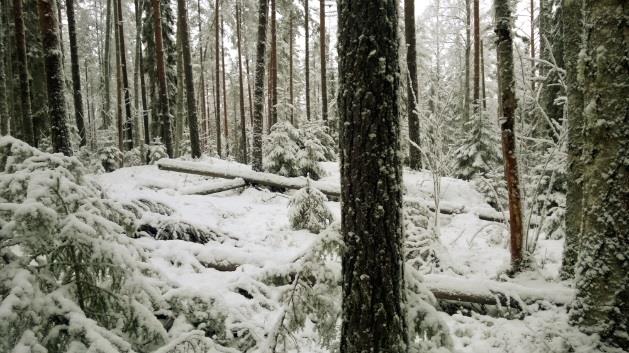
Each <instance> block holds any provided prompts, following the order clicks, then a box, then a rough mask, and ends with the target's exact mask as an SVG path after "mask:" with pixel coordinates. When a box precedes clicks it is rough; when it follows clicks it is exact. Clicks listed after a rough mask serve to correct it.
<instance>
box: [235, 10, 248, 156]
mask: <svg viewBox="0 0 629 353" xmlns="http://www.w3.org/2000/svg"><path fill="white" fill-rule="evenodd" d="M241 20H242V19H241V13H240V2H239V1H236V41H237V46H238V89H239V92H238V93H239V101H240V161H241V162H242V163H244V164H247V127H246V119H245V90H244V87H243V81H242V53H241V46H242V43H241V40H242V35H241V33H240V32H241V28H240V27H241V23H240V21H241Z"/></svg>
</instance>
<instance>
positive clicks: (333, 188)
mask: <svg viewBox="0 0 629 353" xmlns="http://www.w3.org/2000/svg"><path fill="white" fill-rule="evenodd" d="M157 166H158V168H159V169H162V170H168V171H173V172H179V173H186V174H195V175H202V176H208V177H213V178H223V179H234V180H233V181H232V183H229V182H225V184H222V185H221V184H218V183H216V184H207V185H206V184H204V185H200V186H193V187H189V188H186V189H183V190H182V193H183V194H198V195H207V194H211V193H214V192H220V191H224V190H221V189H220V187H221V186H225V187H230V186H233V187H232V188H234V189H235V188H238V187H241V186H240V185H241V184H242V183H244V184H253V185H262V186H270V187H274V188H281V189H301V188H303V187H305V186H306V183H307V181H306V178H303V177H298V178H288V177H284V176H281V175H277V174H272V173H263V172H255V171H252V170H246V169H243V168H228V167H227V168H226V167H225V166H216V165H212V164H207V163H203V164H202V163H198V162H188V161H178V160H173V159H161V160H160V161H158V162H157ZM238 180H242V182H240V181H238ZM213 185H216V186H217V190H218V191H214V188H213ZM311 185H312V186H314V187H315V188H317V189H318V190H320V191H321V192H322V193H324V194H325V195H327V196H328V197H332V198H335V199H338V198H339V197H340V196H341V187H340V185H339V184H336V185H333V184H330V183H329V182H321V181H311ZM242 186H244V185H242ZM225 190H229V189H225ZM405 201H417V202H421V203H422V204H425V205H426V206H427V207H428V208H429V209H430V210H431V211H434V210H435V207H434V205H432V204H431V203H428V202H426V200H420V199H417V198H409V197H405ZM439 212H440V213H443V214H460V213H465V212H468V210H467V209H466V208H465V206H464V205H442V206H441V207H440V208H439ZM474 213H475V214H476V215H477V216H478V218H480V219H482V220H485V221H491V222H500V223H503V222H504V218H503V217H502V215H501V214H500V213H498V212H496V211H491V210H481V211H475V212H474Z"/></svg>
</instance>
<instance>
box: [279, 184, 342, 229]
mask: <svg viewBox="0 0 629 353" xmlns="http://www.w3.org/2000/svg"><path fill="white" fill-rule="evenodd" d="M327 200H328V198H327V197H326V196H325V195H324V194H323V193H322V192H321V191H319V190H317V189H316V188H315V187H313V186H311V185H310V179H308V182H307V185H306V187H305V188H302V189H299V190H298V191H297V192H296V193H295V195H293V197H291V199H290V202H289V206H290V210H289V219H290V225H291V227H292V228H293V229H295V230H298V229H307V230H309V231H311V232H313V233H319V232H320V231H321V230H323V229H325V227H327V226H328V225H329V224H330V223H332V221H333V217H332V212H330V210H329V209H328V207H327V206H326V204H325V202H326V201H327Z"/></svg>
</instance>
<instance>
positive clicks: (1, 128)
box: [0, 5, 9, 136]
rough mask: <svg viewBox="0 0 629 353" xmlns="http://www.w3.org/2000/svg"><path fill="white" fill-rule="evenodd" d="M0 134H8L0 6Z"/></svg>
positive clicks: (2, 17) (1, 9)
mask: <svg viewBox="0 0 629 353" xmlns="http://www.w3.org/2000/svg"><path fill="white" fill-rule="evenodd" d="M0 7H2V8H0V136H4V135H7V134H9V111H8V109H7V86H6V81H7V76H6V73H5V70H4V57H5V54H6V50H5V44H4V43H5V27H4V15H5V11H7V9H6V8H5V7H4V5H3V6H0Z"/></svg>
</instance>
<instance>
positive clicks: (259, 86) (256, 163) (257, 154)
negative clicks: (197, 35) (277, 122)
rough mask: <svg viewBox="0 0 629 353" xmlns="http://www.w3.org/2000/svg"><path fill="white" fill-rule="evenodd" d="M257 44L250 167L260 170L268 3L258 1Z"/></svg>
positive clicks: (262, 0) (264, 0)
mask: <svg viewBox="0 0 629 353" xmlns="http://www.w3.org/2000/svg"><path fill="white" fill-rule="evenodd" d="M259 4H260V8H259V10H258V38H257V39H258V42H257V43H256V67H255V75H256V77H255V83H254V84H255V89H254V107H253V145H252V147H251V159H252V167H253V170H255V171H261V170H262V122H263V119H264V117H263V113H264V65H265V63H264V61H265V60H264V59H265V51H266V24H267V13H268V7H269V3H268V0H259Z"/></svg>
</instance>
